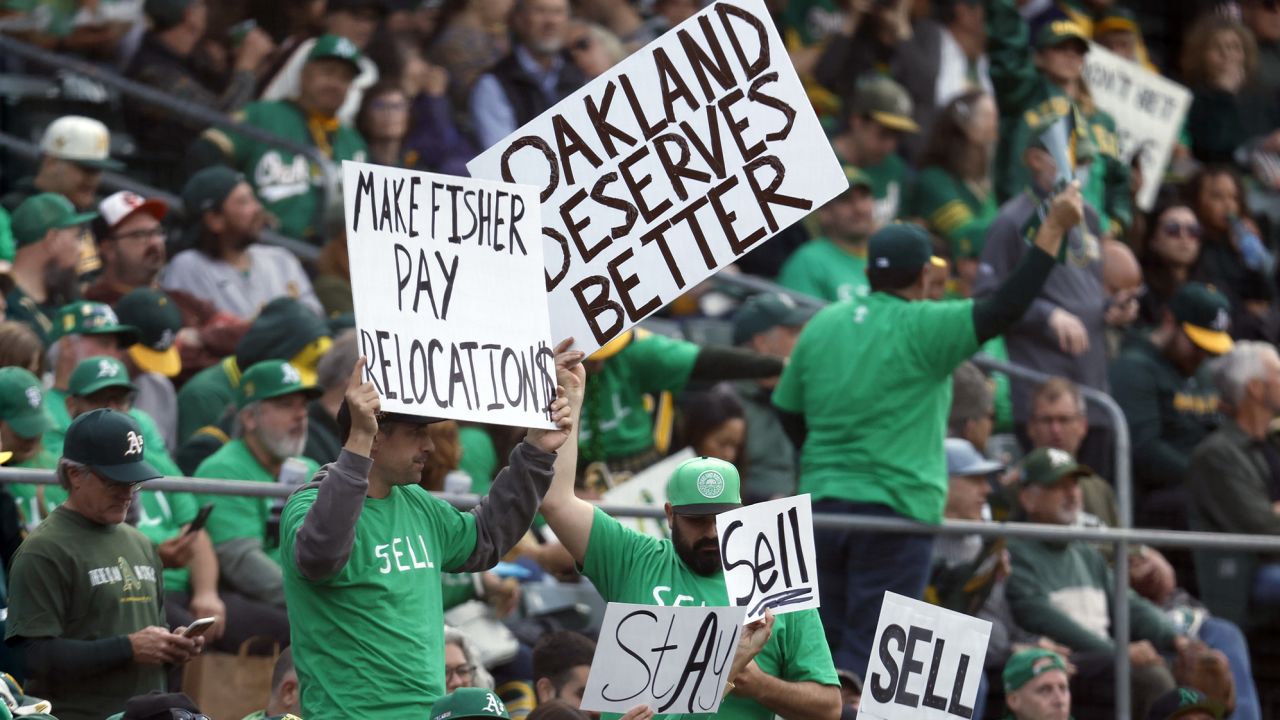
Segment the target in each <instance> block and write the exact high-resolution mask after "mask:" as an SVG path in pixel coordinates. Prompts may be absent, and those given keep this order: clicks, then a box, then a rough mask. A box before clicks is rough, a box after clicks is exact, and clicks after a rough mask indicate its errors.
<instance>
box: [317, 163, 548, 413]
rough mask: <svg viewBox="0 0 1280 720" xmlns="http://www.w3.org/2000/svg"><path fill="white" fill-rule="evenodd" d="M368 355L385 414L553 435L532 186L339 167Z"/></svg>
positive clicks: (368, 373)
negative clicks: (544, 431)
mask: <svg viewBox="0 0 1280 720" xmlns="http://www.w3.org/2000/svg"><path fill="white" fill-rule="evenodd" d="M342 181H343V201H344V203H345V204H344V208H345V210H346V225H347V252H348V255H349V257H350V262H351V294H352V297H353V298H354V300H355V315H356V329H357V332H358V336H359V338H360V354H361V355H364V356H365V357H366V358H368V362H367V365H366V370H365V380H366V381H368V382H371V383H373V384H374V385H375V386H376V387H377V389H378V394H379V395H380V396H381V398H382V409H383V410H384V411H386V412H398V413H408V414H411V415H430V416H434V417H442V418H451V419H454V420H472V421H476V422H485V423H496V424H500V425H516V426H520V427H544V428H545V427H551V420H550V416H549V413H548V411H547V407H548V405H549V404H550V403H551V401H552V400H554V399H555V388H556V372H555V356H554V353H553V350H552V348H553V345H552V342H551V325H550V321H549V320H548V318H547V305H546V302H545V301H544V297H545V296H546V290H545V289H544V288H543V284H542V272H541V268H542V264H543V263H542V243H541V240H540V236H539V231H538V226H539V224H540V220H539V208H538V195H537V190H536V189H535V188H528V187H521V186H517V185H509V184H504V183H496V182H489V181H485V180H471V179H468V178H460V177H454V176H452V175H435V174H432V173H424V172H414V171H411V170H401V169H398V168H389V167H383V166H380V165H369V164H366V163H355V162H349V161H348V162H344V163H342Z"/></svg>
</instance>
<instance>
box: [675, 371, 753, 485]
mask: <svg viewBox="0 0 1280 720" xmlns="http://www.w3.org/2000/svg"><path fill="white" fill-rule="evenodd" d="M677 428H678V429H679V437H680V438H681V440H680V442H678V443H677V444H676V447H680V446H681V445H683V446H686V447H690V448H693V452H694V454H695V455H699V456H702V457H712V458H716V459H717V460H724V461H725V462H728V463H733V464H734V465H737V466H738V469H739V472H741V470H742V467H743V466H744V465H746V457H747V453H746V443H747V415H746V411H745V410H743V408H742V403H740V402H738V399H737V397H735V396H734V395H733V394H732V393H730V392H725V391H720V390H712V391H711V392H705V393H685V394H684V396H683V397H682V398H681V400H680V420H679V421H678V423H677Z"/></svg>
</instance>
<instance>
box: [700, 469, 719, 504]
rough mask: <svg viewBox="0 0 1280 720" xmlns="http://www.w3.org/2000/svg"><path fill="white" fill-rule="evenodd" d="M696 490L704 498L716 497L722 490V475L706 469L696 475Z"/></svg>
mask: <svg viewBox="0 0 1280 720" xmlns="http://www.w3.org/2000/svg"><path fill="white" fill-rule="evenodd" d="M698 492H699V493H701V494H702V497H704V498H718V497H720V494H721V493H723V492H724V476H723V475H721V474H720V473H718V472H716V471H715V470H707V471H706V472H704V473H702V474H701V475H699V476H698Z"/></svg>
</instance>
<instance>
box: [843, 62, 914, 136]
mask: <svg viewBox="0 0 1280 720" xmlns="http://www.w3.org/2000/svg"><path fill="white" fill-rule="evenodd" d="M852 110H853V112H854V113H855V114H857V115H866V116H868V117H870V118H871V119H872V120H875V121H876V122H878V123H880V124H881V125H884V126H885V127H887V128H889V129H891V130H897V131H899V132H908V133H916V132H920V126H919V125H917V124H916V121H915V120H913V119H912V117H911V113H912V107H911V96H910V95H908V94H907V90H906V88H904V87H902V86H901V85H899V84H898V83H896V82H894V80H893V79H891V78H888V77H885V76H884V75H880V74H874V75H867V76H865V77H863V78H862V79H861V80H859V81H858V84H857V87H856V89H855V90H854V96H853V106H852Z"/></svg>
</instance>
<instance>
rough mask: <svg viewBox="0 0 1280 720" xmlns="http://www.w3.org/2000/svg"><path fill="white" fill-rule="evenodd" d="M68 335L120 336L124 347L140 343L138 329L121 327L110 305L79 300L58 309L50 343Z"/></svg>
mask: <svg viewBox="0 0 1280 720" xmlns="http://www.w3.org/2000/svg"><path fill="white" fill-rule="evenodd" d="M67 335H119V336H120V341H121V345H123V346H124V347H128V346H130V345H133V344H134V343H136V342H138V328H136V327H134V326H132V325H121V324H120V318H118V317H116V311H115V310H112V309H111V306H110V305H108V304H106V303H99V302H89V301H88V300H77V301H76V302H73V303H70V304H67V305H63V306H62V307H60V308H58V313H57V315H55V316H54V320H53V332H52V333H51V334H50V337H51V340H50V341H51V342H53V341H57V340H60V339H61V338H64V337H66V336H67Z"/></svg>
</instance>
